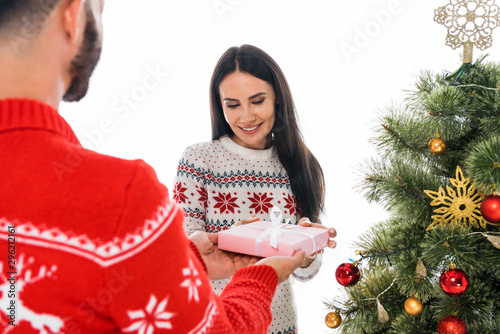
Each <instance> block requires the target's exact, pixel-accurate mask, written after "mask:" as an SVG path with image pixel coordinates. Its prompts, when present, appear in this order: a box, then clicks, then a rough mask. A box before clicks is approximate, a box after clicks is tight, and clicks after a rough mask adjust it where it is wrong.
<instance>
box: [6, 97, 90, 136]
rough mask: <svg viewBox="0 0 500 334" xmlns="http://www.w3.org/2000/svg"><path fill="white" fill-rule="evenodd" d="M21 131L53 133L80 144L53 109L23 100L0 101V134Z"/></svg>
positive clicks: (32, 101) (40, 103) (41, 103)
mask: <svg viewBox="0 0 500 334" xmlns="http://www.w3.org/2000/svg"><path fill="white" fill-rule="evenodd" d="M21 129H33V130H35V129H37V130H46V131H49V132H54V133H57V134H59V135H61V136H63V137H64V138H66V139H67V140H68V141H70V142H72V143H74V144H80V142H79V141H78V139H77V137H76V135H75V133H74V132H73V130H72V129H71V127H70V126H69V124H68V123H67V122H66V121H65V120H64V118H62V117H61V116H60V115H59V114H58V112H57V110H56V109H54V108H53V107H51V106H49V105H47V104H45V103H43V102H40V101H36V100H30V99H25V98H14V99H5V100H1V99H0V133H2V132H6V131H10V130H21Z"/></svg>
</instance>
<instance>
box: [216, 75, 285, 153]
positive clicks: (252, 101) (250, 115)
mask: <svg viewBox="0 0 500 334" xmlns="http://www.w3.org/2000/svg"><path fill="white" fill-rule="evenodd" d="M219 94H220V98H221V103H222V110H223V111H224V117H225V118H226V122H227V123H228V124H229V126H230V127H231V129H232V130H233V132H234V136H233V137H232V139H233V140H234V142H236V143H237V144H239V145H241V146H244V147H248V148H253V149H259V150H262V149H265V148H269V147H270V146H271V144H272V141H271V129H272V128H273V125H274V108H275V105H276V97H275V95H274V90H273V87H272V86H271V85H270V84H269V83H267V82H266V81H264V80H260V79H258V78H256V77H254V76H252V75H250V74H248V73H243V72H239V71H236V72H233V73H231V74H229V75H228V76H226V77H225V78H224V79H223V80H222V81H221V83H220V85H219Z"/></svg>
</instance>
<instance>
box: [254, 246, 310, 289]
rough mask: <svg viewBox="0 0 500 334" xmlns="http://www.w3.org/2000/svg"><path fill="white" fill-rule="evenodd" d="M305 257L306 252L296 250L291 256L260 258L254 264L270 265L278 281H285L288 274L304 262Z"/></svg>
mask: <svg viewBox="0 0 500 334" xmlns="http://www.w3.org/2000/svg"><path fill="white" fill-rule="evenodd" d="M305 257H306V252H304V251H298V252H296V253H295V254H294V255H293V256H292V257H288V256H271V257H268V258H265V259H262V260H260V261H259V262H257V263H256V265H259V264H263V265H268V266H270V267H272V268H273V269H274V270H276V274H278V281H279V283H281V282H283V281H285V280H286V279H287V278H288V276H290V275H291V274H292V273H293V272H294V271H295V269H297V268H298V267H300V265H301V264H302V263H303V262H304V259H305Z"/></svg>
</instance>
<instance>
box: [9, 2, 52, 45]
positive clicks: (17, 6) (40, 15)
mask: <svg viewBox="0 0 500 334" xmlns="http://www.w3.org/2000/svg"><path fill="white" fill-rule="evenodd" d="M61 1H62V0H0V31H2V30H4V29H6V28H9V36H12V34H10V33H11V32H12V31H15V34H14V35H15V36H13V37H14V38H15V37H21V38H24V39H25V40H29V39H31V38H33V37H34V36H36V35H38V33H39V32H40V31H41V29H42V28H43V26H44V24H45V22H46V21H47V19H48V17H49V16H50V13H51V12H52V10H53V9H54V8H55V7H56V6H57V4H59V3H60V2H61Z"/></svg>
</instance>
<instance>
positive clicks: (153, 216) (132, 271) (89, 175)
mask: <svg viewBox="0 0 500 334" xmlns="http://www.w3.org/2000/svg"><path fill="white" fill-rule="evenodd" d="M183 217H184V215H183V212H182V209H180V208H179V207H178V206H177V205H176V204H175V203H173V202H172V201H170V200H169V196H168V194H167V189H166V188H165V187H164V186H163V185H162V184H160V183H159V182H158V180H157V178H156V175H155V173H154V171H153V169H152V168H151V167H149V166H148V165H147V164H145V163H144V162H142V161H140V160H136V161H127V160H121V159H117V158H113V157H109V156H105V155H101V154H97V153H95V152H92V151H89V150H86V149H84V148H82V146H81V145H80V144H79V142H78V140H77V138H76V137H75V135H74V133H73V131H72V130H71V128H70V127H69V125H68V124H67V123H66V122H65V121H64V120H63V118H62V117H60V116H59V115H58V113H57V111H56V110H54V109H53V108H51V107H49V106H47V105H45V104H42V103H40V102H36V101H31V100H26V99H8V100H0V290H1V297H0V332H2V333H3V332H6V331H5V330H6V329H7V330H10V331H8V332H9V333H14V334H15V333H42V334H43V333H82V334H83V333H111V332H113V333H115V332H126V333H139V334H143V333H144V334H150V333H163V332H165V333H236V332H238V333H266V332H267V327H268V326H269V324H270V322H271V312H270V305H271V301H272V296H273V295H274V292H275V289H276V286H277V275H276V273H275V271H274V270H273V269H272V268H270V267H268V266H252V267H247V268H244V269H241V270H240V271H238V272H237V273H236V274H235V275H234V278H233V280H232V282H231V283H230V285H228V286H227V288H226V289H225V291H224V292H223V294H222V295H221V296H220V297H218V296H217V295H216V294H215V293H214V292H213V291H212V289H211V286H210V282H209V280H208V277H207V275H206V268H205V266H204V264H203V262H202V260H201V257H200V255H199V253H198V251H197V249H196V247H195V246H194V245H193V244H192V243H191V242H190V241H188V239H186V237H185V235H184V231H183V227H182V225H183V224H182V223H183Z"/></svg>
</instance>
